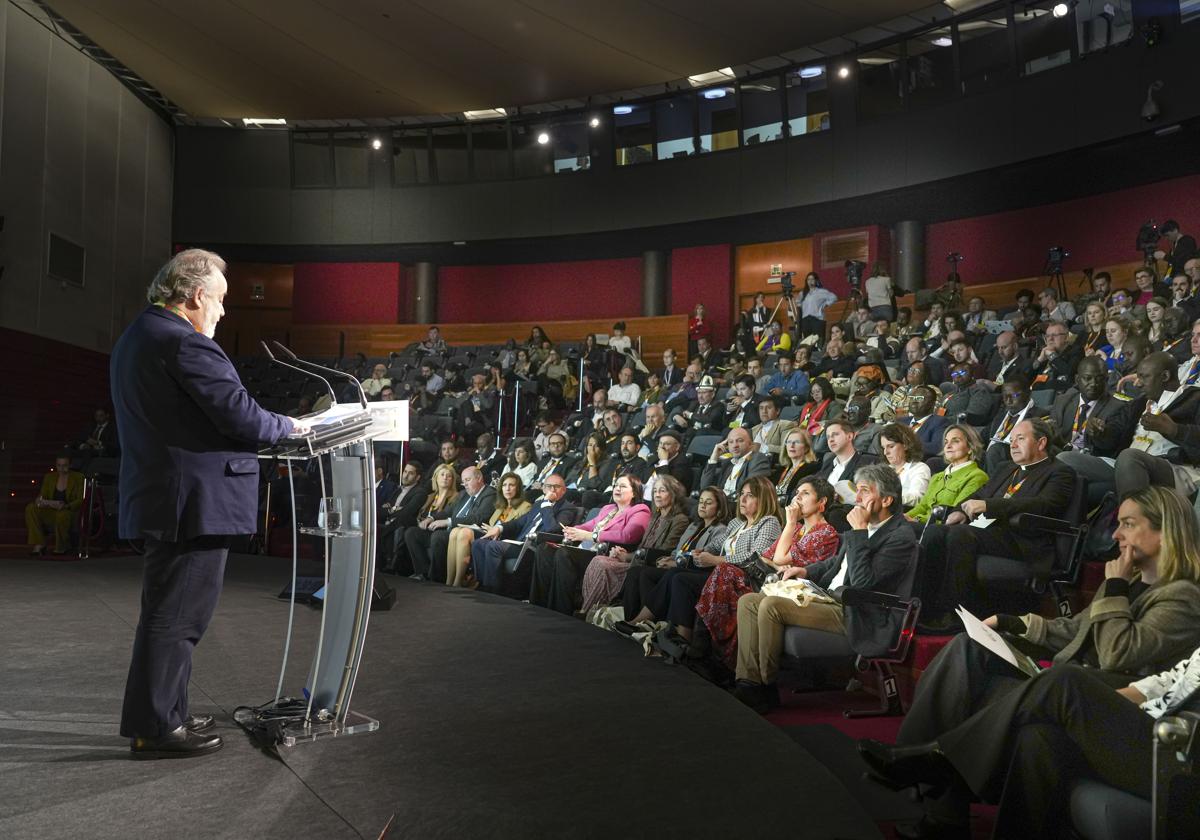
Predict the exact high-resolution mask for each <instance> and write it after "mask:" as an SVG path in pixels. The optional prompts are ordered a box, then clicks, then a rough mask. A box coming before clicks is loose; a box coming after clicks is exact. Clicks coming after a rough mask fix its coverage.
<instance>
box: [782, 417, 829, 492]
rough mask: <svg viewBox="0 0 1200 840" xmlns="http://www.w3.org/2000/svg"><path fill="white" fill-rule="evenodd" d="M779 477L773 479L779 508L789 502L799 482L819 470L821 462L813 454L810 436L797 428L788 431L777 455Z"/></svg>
mask: <svg viewBox="0 0 1200 840" xmlns="http://www.w3.org/2000/svg"><path fill="white" fill-rule="evenodd" d="M779 463H780V467H779V477H778V478H776V479H775V495H776V496H778V497H779V504H780V507H782V506H783V505H786V504H787V503H788V502H789V501H791V498H792V495H793V494H794V493H795V492H796V488H797V487H799V486H800V481H801V480H802V479H804V478H805V477H807V476H810V475H812V474H813V473H815V472H817V471H818V470H820V469H821V460H820V459H819V458H817V454H816V453H815V452H813V442H812V435H810V434H809V433H808V432H807V431H805V430H804V429H802V428H800V427H799V426H797V427H795V428H792V429H789V430H788V433H787V437H785V438H784V439H783V451H782V452H780V453H779Z"/></svg>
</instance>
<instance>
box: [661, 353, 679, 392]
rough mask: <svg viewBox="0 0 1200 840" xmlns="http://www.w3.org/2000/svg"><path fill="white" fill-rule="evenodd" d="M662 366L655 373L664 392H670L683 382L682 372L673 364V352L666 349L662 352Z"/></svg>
mask: <svg viewBox="0 0 1200 840" xmlns="http://www.w3.org/2000/svg"><path fill="white" fill-rule="evenodd" d="M662 360H663V366H662V367H661V368H660V369H659V370H658V371H657V373H658V379H659V382H660V383H661V384H662V388H663V390H664V391H666V392H670V391H671V390H673V389H674V388H676V387H677V386H678V385H679V383H680V382H682V381H683V370H681V369H680V368H679V367H677V366H676V364H675V351H674V350H672V349H671V348H670V347H668V348H667V349H666V350H664V351H663V356H662Z"/></svg>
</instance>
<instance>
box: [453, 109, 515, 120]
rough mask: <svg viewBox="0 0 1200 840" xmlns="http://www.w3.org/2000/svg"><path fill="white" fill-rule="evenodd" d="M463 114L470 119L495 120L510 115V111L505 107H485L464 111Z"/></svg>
mask: <svg viewBox="0 0 1200 840" xmlns="http://www.w3.org/2000/svg"><path fill="white" fill-rule="evenodd" d="M463 116H464V117H465V118H466V119H468V120H495V119H499V118H500V117H505V116H508V112H507V111H505V110H504V109H503V108H483V109H481V110H479V111H463Z"/></svg>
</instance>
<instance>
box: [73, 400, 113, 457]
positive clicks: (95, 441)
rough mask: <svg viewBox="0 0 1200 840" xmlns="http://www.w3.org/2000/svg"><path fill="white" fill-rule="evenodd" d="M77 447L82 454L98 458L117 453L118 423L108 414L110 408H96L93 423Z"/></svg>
mask: <svg viewBox="0 0 1200 840" xmlns="http://www.w3.org/2000/svg"><path fill="white" fill-rule="evenodd" d="M77 448H78V449H79V452H80V453H81V454H86V455H93V456H95V457H97V458H103V457H112V456H113V455H116V454H117V424H116V423H114V422H113V421H112V418H111V417H109V416H108V409H106V408H97V409H96V411H95V414H94V415H93V416H92V424H91V425H90V426H88V428H87V431H86V432H84V433H83V434H82V435H80V437H79V443H78V444H77Z"/></svg>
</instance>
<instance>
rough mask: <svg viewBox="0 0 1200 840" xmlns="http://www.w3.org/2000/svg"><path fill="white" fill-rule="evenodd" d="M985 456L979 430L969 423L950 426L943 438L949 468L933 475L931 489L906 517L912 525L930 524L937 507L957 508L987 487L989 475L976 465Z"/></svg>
mask: <svg viewBox="0 0 1200 840" xmlns="http://www.w3.org/2000/svg"><path fill="white" fill-rule="evenodd" d="M982 456H983V441H981V440H980V439H979V434H978V433H977V432H976V431H975V429H973V428H972V427H970V426H968V425H966V424H965V423H955V424H954V425H952V426H947V427H946V434H945V435H944V436H943V438H942V458H943V459H944V460H945V461H946V468H945V469H944V470H942V471H941V472H937V473H934V474H933V477H932V478H931V479H930V480H929V489H927V490H926V491H925V495H924V496H922V497H921V501H919V502H917V504H916V506H915V507H914V508H913V509H912V510H910V511H909V512H908V513H906V514H905V517H906V518H907V519H908V520H909V521H910V522H920V523H922V524H924V523H926V522H928V521H929V512H930V511H931V510H933V508H934V507H935V506H937V505H947V506H948V507H955V506H956V505H958V504H960V503H961V502H962V501H964V500H965V499H967V498H969V497H970V495H971V494H972V493H974V492H975V491H976V490H978V489H979V488H980V487H982V486H983V485H985V484H987V480H988V476H987V473H985V472H984V471H983V470H982V469H980V468H979V464H977V463H975V462H976V461H977V460H978V459H979V458H981V457H982Z"/></svg>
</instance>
